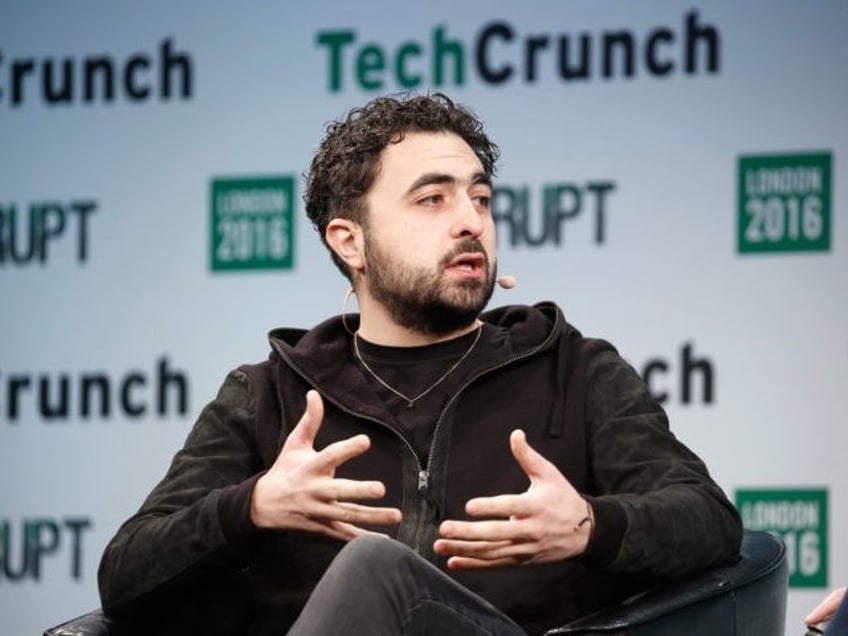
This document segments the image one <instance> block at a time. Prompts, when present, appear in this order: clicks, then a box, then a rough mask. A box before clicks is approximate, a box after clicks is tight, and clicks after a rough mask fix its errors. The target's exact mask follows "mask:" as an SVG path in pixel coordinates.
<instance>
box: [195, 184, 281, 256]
mask: <svg viewBox="0 0 848 636" xmlns="http://www.w3.org/2000/svg"><path fill="white" fill-rule="evenodd" d="M294 181H295V180H294V177H293V176H277V177H252V178H217V179H213V180H212V187H211V192H210V199H209V206H210V243H209V262H210V266H211V269H212V271H233V270H254V271H255V270H262V269H292V267H293V265H294V190H295V185H294Z"/></svg>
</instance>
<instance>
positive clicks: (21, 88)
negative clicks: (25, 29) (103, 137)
mask: <svg viewBox="0 0 848 636" xmlns="http://www.w3.org/2000/svg"><path fill="white" fill-rule="evenodd" d="M193 84H194V62H193V61H192V57H191V55H190V54H189V53H187V52H185V51H177V50H176V46H175V44H174V42H173V40H172V39H171V38H166V39H164V40H162V41H161V42H160V43H159V46H158V47H157V49H156V51H155V52H153V53H145V52H137V53H133V54H132V55H129V56H128V57H126V58H123V59H121V58H116V57H114V56H111V55H108V54H105V53H100V54H95V55H86V56H82V57H75V56H66V57H63V58H61V59H60V58H53V57H44V58H37V57H21V58H12V59H7V58H6V56H4V55H3V52H2V50H0V103H2V102H4V101H5V102H6V103H8V104H9V105H10V106H12V107H13V108H19V107H21V106H24V105H25V104H27V103H29V102H33V101H40V102H41V103H43V104H46V105H48V106H69V105H72V104H74V103H78V104H82V105H84V106H89V105H92V104H111V103H112V102H114V101H115V100H117V99H123V100H126V101H128V102H132V103H140V102H146V101H150V100H152V99H156V98H158V99H159V100H160V101H169V100H171V99H173V98H176V99H182V100H187V99H190V98H191V96H192V93H193V90H194V86H193Z"/></svg>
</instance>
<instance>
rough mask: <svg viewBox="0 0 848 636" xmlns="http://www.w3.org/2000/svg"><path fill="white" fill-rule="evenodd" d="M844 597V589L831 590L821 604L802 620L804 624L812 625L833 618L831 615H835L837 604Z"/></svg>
mask: <svg viewBox="0 0 848 636" xmlns="http://www.w3.org/2000/svg"><path fill="white" fill-rule="evenodd" d="M844 595H845V588H844V587H842V588H837V589H835V590H833V591H832V592H831V593H830V594H828V595H827V597H826V598H825V599H824V600H823V601H822V602H821V603H819V604H818V605H817V606H816V608H815V609H814V610H813V611H812V612H810V614H809V615H808V616H807V618H805V619H804V622H806V623H807V624H810V625H813V624H815V623H821V622H824V621H826V620H829V619H830V618H833V615H834V614H835V613H836V608H837V607H839V603H840V602H841V601H842V597H843V596H844Z"/></svg>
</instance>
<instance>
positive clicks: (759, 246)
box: [737, 152, 832, 254]
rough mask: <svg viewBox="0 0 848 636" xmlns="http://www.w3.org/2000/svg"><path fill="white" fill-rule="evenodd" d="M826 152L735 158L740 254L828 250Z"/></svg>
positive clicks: (828, 168) (828, 170) (828, 173)
mask: <svg viewBox="0 0 848 636" xmlns="http://www.w3.org/2000/svg"><path fill="white" fill-rule="evenodd" d="M831 163H832V162H831V155H830V153H829V152H822V153H814V154H813V153H808V154H786V155H759V156H747V157H740V158H739V180H738V195H739V208H738V211H737V214H738V221H739V223H738V233H737V234H738V236H737V247H738V251H739V253H741V254H744V253H756V252H826V251H828V250H830V217H831V214H830V202H831Z"/></svg>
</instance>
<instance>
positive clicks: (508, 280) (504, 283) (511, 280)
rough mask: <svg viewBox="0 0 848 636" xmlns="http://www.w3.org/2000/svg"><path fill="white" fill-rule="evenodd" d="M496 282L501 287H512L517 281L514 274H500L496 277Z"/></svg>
mask: <svg viewBox="0 0 848 636" xmlns="http://www.w3.org/2000/svg"><path fill="white" fill-rule="evenodd" d="M497 283H498V285H500V286H501V288H503V289H512V288H513V287H515V286H516V285H517V284H518V281H517V280H515V276H501V277H500V278H498V280H497Z"/></svg>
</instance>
